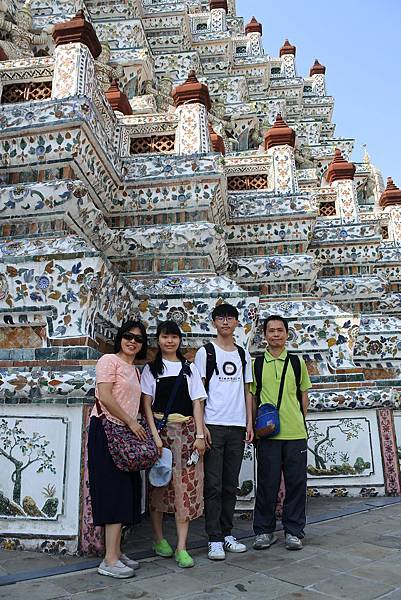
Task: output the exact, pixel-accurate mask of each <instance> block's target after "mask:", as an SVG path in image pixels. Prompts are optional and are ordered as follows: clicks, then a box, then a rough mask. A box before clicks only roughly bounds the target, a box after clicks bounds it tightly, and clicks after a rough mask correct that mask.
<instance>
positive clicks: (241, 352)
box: [235, 344, 246, 383]
mask: <svg viewBox="0 0 401 600" xmlns="http://www.w3.org/2000/svg"><path fill="white" fill-rule="evenodd" d="M235 347H236V348H237V350H238V354H239V357H240V359H241V363H242V379H243V380H244V383H245V369H246V356H245V350H244V348H243V347H242V346H238V345H237V344H235Z"/></svg>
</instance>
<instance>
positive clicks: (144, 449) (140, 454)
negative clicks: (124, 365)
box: [96, 398, 159, 471]
mask: <svg viewBox="0 0 401 600" xmlns="http://www.w3.org/2000/svg"><path fill="white" fill-rule="evenodd" d="M96 407H97V412H98V416H99V417H100V418H101V419H102V423H103V429H104V432H105V434H106V438H107V446H108V448H109V452H110V454H111V458H112V459H113V461H114V464H115V465H116V467H117V468H118V469H121V471H145V470H146V469H150V468H151V467H153V465H154V464H155V462H156V461H157V459H158V458H159V452H158V450H157V446H156V444H155V441H154V439H153V435H152V432H151V431H150V427H149V425H148V422H147V420H146V419H145V418H144V417H140V418H139V419H138V423H139V424H140V425H142V427H143V428H144V430H145V432H146V440H145V441H142V440H140V439H139V438H138V437H136V435H135V434H134V433H133V432H132V431H131V429H130V428H129V427H127V426H126V425H118V424H117V423H113V422H112V421H109V419H107V418H106V416H105V415H104V413H103V411H102V409H101V406H100V402H99V400H98V399H97V398H96Z"/></svg>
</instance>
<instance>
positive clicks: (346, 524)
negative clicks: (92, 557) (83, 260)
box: [0, 499, 401, 600]
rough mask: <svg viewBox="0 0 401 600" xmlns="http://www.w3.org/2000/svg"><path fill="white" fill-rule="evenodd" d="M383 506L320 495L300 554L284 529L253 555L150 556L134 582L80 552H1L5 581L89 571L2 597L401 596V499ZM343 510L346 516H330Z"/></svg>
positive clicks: (10, 589) (258, 599)
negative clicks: (288, 545)
mask: <svg viewBox="0 0 401 600" xmlns="http://www.w3.org/2000/svg"><path fill="white" fill-rule="evenodd" d="M338 500H339V499H338ZM388 500H389V499H388ZM397 500H401V499H397ZM384 504H385V499H384V500H383V499H382V500H380V499H372V500H366V505H365V506H364V505H363V503H362V501H361V500H359V501H355V500H354V501H352V500H345V499H342V501H340V502H337V503H336V502H335V501H334V500H332V501H330V500H323V499H320V500H319V502H317V503H316V502H314V508H313V509H311V508H309V512H310V513H312V515H310V521H312V523H311V524H309V525H308V528H307V539H306V544H305V547H304V549H303V550H302V551H300V552H289V551H288V550H286V549H285V547H284V544H283V535H282V533H281V532H280V533H279V542H277V543H276V544H275V545H274V546H272V548H270V549H269V550H265V551H259V552H256V551H255V550H253V549H251V541H252V540H251V539H249V540H247V543H248V546H249V548H250V549H249V551H248V552H247V553H246V554H237V555H236V554H228V555H227V559H226V561H224V562H219V563H212V562H211V561H209V560H208V559H207V558H206V553H205V548H204V546H203V547H202V548H198V549H196V550H194V551H193V552H192V554H193V556H194V558H195V560H196V565H195V567H194V568H193V569H186V570H183V569H179V568H178V567H177V566H176V564H175V562H174V560H173V559H160V558H148V559H145V560H143V561H141V568H140V569H139V571H137V575H136V577H135V578H133V579H128V580H114V579H111V578H108V577H101V576H99V575H98V574H97V573H96V570H95V569H93V568H92V569H90V568H87V567H88V566H90V564H89V562H88V563H87V564H85V563H84V562H83V559H82V558H79V557H74V558H68V557H65V558H64V559H60V558H57V557H49V556H44V555H41V554H34V553H24V552H7V551H2V552H1V553H0V583H1V577H2V576H3V577H4V576H5V575H7V574H10V573H20V572H21V571H28V570H30V571H32V572H34V571H35V570H36V571H37V570H39V569H46V568H48V567H49V566H52V565H53V566H57V567H59V568H60V566H61V568H63V567H62V564H61V563H62V562H64V563H65V564H66V569H70V568H73V567H74V564H75V565H76V566H77V568H82V566H85V567H86V570H82V571H77V572H72V573H68V574H60V575H55V576H52V577H46V578H42V579H33V580H27V581H21V582H17V583H15V584H12V585H4V586H2V587H0V600H3V599H4V600H26V599H28V600H51V599H56V598H57V599H63V600H64V599H71V600H89V599H91V600H95V599H96V600H102V599H105V600H135V599H143V600H156V599H160V600H162V599H166V600H175V599H180V600H229V599H233V600H236V599H242V600H269V599H274V598H280V599H288V600H289V599H290V598H292V599H294V600H302V599H310V600H315V599H316V600H318V599H320V600H324V598H345V599H351V600H359V599H361V600H370V599H373V598H383V599H384V598H386V599H389V600H396V599H400V600H401V502H397V503H394V504H388V505H384ZM317 505H318V509H316V506H317ZM375 505H376V506H375ZM383 505H384V506H383ZM310 506H311V505H310ZM324 509H326V512H325V513H323V510H324ZM361 509H365V510H364V512H356V511H357V510H361ZM319 511H320V513H319ZM313 513H315V514H314V515H313ZM340 513H341V514H343V515H345V516H341V517H337V518H334V519H333V518H330V517H333V516H335V515H336V514H340ZM323 518H325V519H326V520H322V519H323ZM327 519H330V520H327ZM313 521H315V522H313ZM246 527H248V529H249V524H248V525H247V526H246ZM243 533H245V531H243ZM198 541H199V540H198ZM195 545H196V540H195ZM202 545H203V544H202ZM4 581H5V580H4V579H3V582H4Z"/></svg>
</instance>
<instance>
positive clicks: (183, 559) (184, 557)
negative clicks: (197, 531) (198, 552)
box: [175, 550, 194, 569]
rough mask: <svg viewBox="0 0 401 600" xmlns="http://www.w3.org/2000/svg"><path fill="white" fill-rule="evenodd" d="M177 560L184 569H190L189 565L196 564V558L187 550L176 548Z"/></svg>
mask: <svg viewBox="0 0 401 600" xmlns="http://www.w3.org/2000/svg"><path fill="white" fill-rule="evenodd" d="M175 560H176V562H177V564H178V566H179V567H182V568H183V569H188V568H189V567H193V566H194V559H193V558H192V556H191V555H190V554H188V552H187V551H186V550H176V551H175Z"/></svg>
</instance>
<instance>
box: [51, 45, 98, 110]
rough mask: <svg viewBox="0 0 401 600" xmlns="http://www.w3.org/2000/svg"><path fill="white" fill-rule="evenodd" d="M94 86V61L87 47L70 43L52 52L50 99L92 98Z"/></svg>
mask: <svg viewBox="0 0 401 600" xmlns="http://www.w3.org/2000/svg"><path fill="white" fill-rule="evenodd" d="M94 85H96V79H95V61H94V59H93V56H92V54H91V52H90V50H89V48H88V47H87V46H85V45H84V44H81V43H79V42H78V43H72V44H65V45H60V46H57V47H56V49H55V51H54V74H53V85H52V98H53V99H57V98H68V97H69V96H78V95H83V96H87V97H88V98H92V95H93V86H94Z"/></svg>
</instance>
